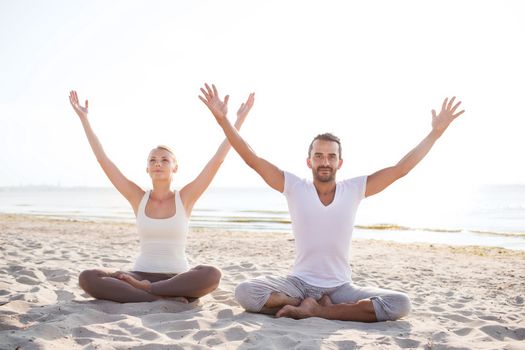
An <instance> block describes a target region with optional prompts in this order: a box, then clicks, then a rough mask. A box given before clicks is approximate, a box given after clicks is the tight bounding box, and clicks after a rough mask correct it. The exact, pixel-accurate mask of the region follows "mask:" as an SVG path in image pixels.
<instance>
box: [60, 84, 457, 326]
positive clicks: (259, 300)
mask: <svg viewBox="0 0 525 350" xmlns="http://www.w3.org/2000/svg"><path fill="white" fill-rule="evenodd" d="M201 92H202V95H203V96H199V98H200V99H201V100H202V101H203V102H204V104H205V105H206V106H207V107H208V108H209V109H210V111H211V112H212V114H213V116H214V117H215V119H216V121H217V123H218V124H219V125H220V126H221V127H222V129H223V131H224V133H225V135H226V140H224V142H223V143H222V144H221V145H220V146H219V149H218V150H217V152H216V153H215V155H214V156H213V157H212V158H211V160H210V161H209V162H208V164H206V166H205V167H204V169H203V170H202V171H201V173H200V174H199V175H198V176H197V177H196V178H195V180H193V181H192V182H190V183H189V184H187V185H186V186H184V187H183V188H182V189H180V190H179V191H172V190H171V187H170V186H171V181H172V178H173V174H174V173H175V172H176V171H177V167H178V164H177V160H176V159H175V155H174V154H173V152H172V151H171V150H170V149H169V148H168V147H165V146H158V147H156V148H154V149H153V150H152V151H151V152H150V154H149V157H148V162H147V168H146V171H147V172H148V174H149V176H150V177H151V181H152V185H153V189H152V190H148V191H144V190H143V189H142V188H140V187H139V186H137V185H136V184H135V183H133V182H132V181H130V180H128V179H127V178H126V177H125V176H124V175H123V174H122V173H121V172H120V170H119V169H118V168H117V166H116V165H115V164H113V162H112V161H111V160H110V159H109V158H108V156H107V155H106V153H105V152H104V149H103V148H102V145H101V144H100V142H99V140H98V138H97V136H96V135H95V133H94V132H93V130H92V129H91V126H90V123H89V120H88V101H86V103H85V106H82V105H80V104H79V101H78V96H77V93H76V92H75V91H71V93H70V95H69V99H70V102H71V105H72V106H73V108H74V109H75V112H76V113H77V114H78V116H79V117H80V121H81V122H82V126H83V127H84V131H85V133H86V136H87V138H88V141H89V143H90V145H91V148H92V150H93V153H94V154H95V156H96V158H97V161H98V162H99V163H100V166H101V167H102V169H103V170H104V172H105V173H106V175H107V177H108V178H109V180H110V181H111V183H112V184H113V185H114V186H115V188H116V189H117V190H118V191H119V192H120V193H121V194H122V195H123V196H124V197H125V198H126V199H127V200H128V202H129V203H130V204H131V206H132V208H133V211H134V212H135V216H136V218H137V229H138V233H139V237H140V255H139V256H138V258H137V260H136V262H135V265H134V267H133V271H130V272H122V271H117V272H115V271H108V270H103V269H94V270H86V271H83V272H82V273H81V274H80V277H79V283H80V286H81V287H82V288H83V289H84V290H85V291H86V292H87V293H88V294H90V295H91V296H92V297H94V298H98V299H105V300H113V301H117V302H122V303H125V302H141V301H154V300H158V299H160V298H166V297H169V298H172V299H174V300H178V301H180V302H185V303H187V302H188V299H190V300H191V299H194V298H199V297H202V296H204V295H206V294H208V293H210V292H212V291H213V290H215V289H216V288H217V286H218V285H219V281H220V278H221V272H220V271H219V270H218V269H216V268H215V267H211V266H204V265H199V266H196V267H193V268H191V269H190V267H189V266H188V261H187V259H186V255H185V246H186V237H187V234H188V221H189V217H190V215H191V211H192V209H193V206H194V204H195V202H196V201H197V199H198V198H199V197H200V196H201V195H202V193H203V192H204V191H205V190H206V188H207V187H208V185H209V184H210V182H211V181H212V179H213V177H214V176H215V174H216V173H217V171H218V170H219V167H220V166H221V164H222V162H223V160H224V158H225V157H226V154H227V153H228V151H229V149H230V147H231V146H233V148H234V149H235V150H236V151H237V152H238V153H239V155H240V156H241V157H242V159H243V160H244V161H245V162H246V164H247V165H249V166H250V167H251V168H253V169H254V170H255V171H256V172H257V173H258V174H259V175H260V176H261V177H262V178H263V179H264V181H266V183H267V184H268V185H269V186H270V187H272V188H273V189H275V190H277V191H279V192H281V193H283V194H284V195H285V196H286V199H287V201H288V208H289V210H290V216H291V219H292V229H293V234H294V236H295V248H296V257H295V263H294V267H293V270H292V272H291V273H290V274H289V275H288V276H285V277H282V276H278V277H277V276H268V277H264V278H256V279H254V280H251V281H246V282H243V283H241V284H240V285H239V286H237V288H236V289H235V299H236V300H237V301H238V302H239V304H241V305H242V306H243V307H244V308H245V309H246V310H247V311H251V312H261V313H269V314H275V315H276V316H278V317H292V318H295V319H301V318H306V317H313V316H316V317H322V318H326V319H334V320H348V321H362V322H376V321H386V320H397V319H399V318H401V317H403V316H405V315H407V314H408V313H409V312H410V309H411V304H410V299H409V298H408V296H407V295H406V294H404V293H400V292H395V291H391V290H386V289H379V288H372V287H362V286H357V285H355V284H353V283H352V281H351V277H350V272H351V271H350V266H349V263H348V262H349V250H350V241H351V238H352V230H353V224H354V218H355V213H356V211H357V208H358V206H359V203H360V202H361V200H362V199H363V198H365V197H368V196H371V195H374V194H376V193H379V192H381V191H382V190H384V189H385V188H386V187H388V186H389V185H391V184H392V183H393V182H394V181H396V180H398V179H399V178H401V177H403V176H404V175H406V174H407V173H408V172H409V171H410V170H412V168H414V166H415V165H416V164H418V163H419V162H420V161H421V160H422V159H423V158H424V157H425V155H426V154H427V153H428V152H429V151H430V149H431V148H432V146H433V145H434V143H435V142H436V140H437V139H438V138H439V137H440V136H441V135H442V134H443V132H444V131H445V130H446V129H447V127H448V126H449V124H450V123H451V122H452V121H453V120H454V119H455V118H457V117H458V116H459V115H461V114H462V113H463V112H464V110H461V111H457V109H458V107H459V105H460V103H461V102H457V103H454V100H455V98H454V97H453V98H452V99H450V100H448V98H447V99H445V101H444V102H443V105H442V108H441V111H440V112H439V113H436V111H434V110H432V129H431V131H430V133H429V134H428V135H427V136H426V137H425V138H424V139H423V140H422V141H421V143H420V144H419V145H417V146H416V147H415V148H414V149H413V150H411V151H410V152H409V153H408V154H407V155H406V156H405V157H403V158H402V159H401V160H400V161H399V162H398V163H397V164H396V165H394V166H391V167H387V168H385V169H382V170H379V171H377V172H375V173H373V174H371V175H369V176H360V177H356V178H352V179H348V180H344V181H339V182H336V180H335V176H336V173H337V170H338V169H339V168H340V167H341V165H342V164H343V159H342V157H341V144H340V141H339V139H338V138H337V137H336V136H334V135H332V134H321V135H318V136H316V137H315V138H314V139H313V141H312V142H311V144H310V147H309V149H308V158H307V159H306V163H307V165H308V167H309V168H310V169H312V175H313V181H309V180H305V179H300V178H299V177H297V176H295V175H294V174H291V173H288V172H286V171H283V170H281V169H279V168H278V167H276V166H275V165H273V164H272V163H270V162H268V161H267V160H265V159H263V158H260V157H258V156H257V155H256V154H255V152H254V151H253V150H252V149H251V148H250V146H249V145H248V144H247V143H246V141H245V140H244V139H243V138H242V137H241V136H240V135H239V133H238V131H237V130H238V129H240V127H241V125H242V124H243V122H244V120H245V118H246V116H247V115H248V112H249V111H250V109H251V108H252V106H253V102H254V95H253V94H250V96H249V97H248V100H247V101H246V102H245V103H243V104H242V105H241V106H240V108H239V110H238V111H237V120H236V122H235V124H234V125H232V124H231V123H230V121H229V120H228V118H227V111H228V108H227V107H228V98H229V96H225V97H224V99H223V100H221V99H220V98H219V94H218V92H217V89H216V88H215V86H213V85H212V87H211V88H210V87H209V86H208V85H207V84H206V85H205V88H202V89H201ZM230 145H231V146H230Z"/></svg>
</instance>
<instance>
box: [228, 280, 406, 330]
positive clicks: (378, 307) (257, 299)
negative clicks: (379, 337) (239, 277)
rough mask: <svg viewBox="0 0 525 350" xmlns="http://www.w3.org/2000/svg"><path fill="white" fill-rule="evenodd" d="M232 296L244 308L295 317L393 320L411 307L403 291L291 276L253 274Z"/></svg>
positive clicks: (362, 320) (363, 320)
mask: <svg viewBox="0 0 525 350" xmlns="http://www.w3.org/2000/svg"><path fill="white" fill-rule="evenodd" d="M235 297H236V299H237V301H238V302H239V303H240V304H241V305H242V306H243V307H244V308H245V309H246V310H247V311H251V312H262V313H271V314H275V315H276V316H277V317H292V318H297V319H299V318H306V317H314V316H315V317H322V318H326V319H334V320H345V321H359V322H376V321H386V320H397V319H399V318H401V317H403V316H406V315H407V314H408V313H409V312H410V309H411V304H410V299H409V298H408V296H407V295H406V294H404V293H400V292H395V291H391V290H386V289H380V288H372V287H359V286H356V285H352V284H350V283H346V284H343V285H342V286H339V287H335V288H321V287H315V286H311V285H308V284H307V283H305V282H303V281H302V280H300V279H298V278H296V277H293V276H288V277H266V278H257V279H255V280H251V281H247V282H244V283H241V284H240V285H239V286H238V287H237V289H236V290H235Z"/></svg>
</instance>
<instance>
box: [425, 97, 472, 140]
mask: <svg viewBox="0 0 525 350" xmlns="http://www.w3.org/2000/svg"><path fill="white" fill-rule="evenodd" d="M455 100H456V97H455V96H454V97H452V98H451V99H450V101H449V99H448V97H447V98H446V99H445V100H444V101H443V105H442V106H441V112H439V114H436V111H435V110H434V109H433V110H432V130H434V131H436V132H438V133H439V134H440V135H441V134H442V133H443V132H444V131H445V130H446V129H447V128H448V126H449V125H450V123H452V121H453V120H454V119H456V118H457V117H459V116H460V115H462V114H463V113H464V112H465V110H464V109H462V110H461V111H459V112H456V111H457V109H458V107H459V105H460V104H461V101H459V102H457V103H455V104H454V101H455Z"/></svg>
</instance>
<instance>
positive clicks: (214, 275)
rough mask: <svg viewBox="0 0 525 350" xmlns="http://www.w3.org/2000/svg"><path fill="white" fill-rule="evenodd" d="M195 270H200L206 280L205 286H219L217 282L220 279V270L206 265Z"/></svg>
mask: <svg viewBox="0 0 525 350" xmlns="http://www.w3.org/2000/svg"><path fill="white" fill-rule="evenodd" d="M196 269H198V270H201V272H202V274H203V275H204V276H205V278H206V284H209V285H210V286H218V285H219V282H220V281H221V277H222V273H221V270H219V269H218V268H216V267H213V266H207V265H199V266H197V267H196Z"/></svg>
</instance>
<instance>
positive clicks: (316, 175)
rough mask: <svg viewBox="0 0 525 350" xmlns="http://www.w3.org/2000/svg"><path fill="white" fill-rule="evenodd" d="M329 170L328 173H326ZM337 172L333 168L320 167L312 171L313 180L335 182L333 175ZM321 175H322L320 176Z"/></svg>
mask: <svg viewBox="0 0 525 350" xmlns="http://www.w3.org/2000/svg"><path fill="white" fill-rule="evenodd" d="M326 170H329V171H326ZM336 172H337V171H336V170H334V168H332V167H329V166H326V167H325V166H320V167H317V169H315V170H312V173H313V175H314V178H315V179H316V180H317V181H319V182H331V181H334V180H335V173H336ZM321 173H323V174H321Z"/></svg>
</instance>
